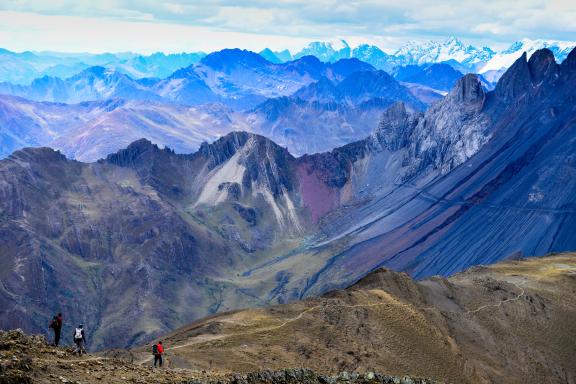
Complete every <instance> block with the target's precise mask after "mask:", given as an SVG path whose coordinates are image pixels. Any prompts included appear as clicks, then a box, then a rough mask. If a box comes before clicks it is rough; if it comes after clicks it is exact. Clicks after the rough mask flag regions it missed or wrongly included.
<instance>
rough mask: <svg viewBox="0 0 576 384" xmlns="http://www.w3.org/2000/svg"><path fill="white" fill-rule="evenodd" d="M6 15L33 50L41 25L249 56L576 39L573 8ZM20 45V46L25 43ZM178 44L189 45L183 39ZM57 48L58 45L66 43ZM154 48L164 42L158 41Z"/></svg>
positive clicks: (296, 0)
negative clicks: (450, 39) (274, 48)
mask: <svg viewBox="0 0 576 384" xmlns="http://www.w3.org/2000/svg"><path fill="white" fill-rule="evenodd" d="M0 10H4V11H5V12H2V13H3V14H4V19H5V18H6V15H11V17H15V16H17V17H18V18H19V20H18V21H19V22H20V24H21V25H22V26H23V27H24V28H22V29H19V33H24V34H25V35H26V36H27V37H28V38H30V39H31V40H28V41H29V42H34V41H35V39H34V36H35V35H33V34H32V33H30V32H26V28H27V27H30V28H32V30H34V27H35V26H37V25H34V24H30V22H31V20H32V19H34V22H37V23H40V24H39V25H40V28H39V29H40V30H42V31H43V32H42V33H52V34H56V33H57V31H59V30H61V28H55V29H56V30H55V31H53V32H51V31H49V30H48V29H47V28H43V27H42V25H50V24H52V25H53V24H54V23H56V21H58V22H64V23H65V24H70V25H73V24H76V27H77V30H76V31H75V33H74V34H75V35H77V36H74V39H78V40H81V39H82V38H84V39H85V41H87V42H90V44H89V46H91V45H97V46H101V45H102V44H100V43H99V42H97V41H94V40H95V39H94V37H93V35H96V36H97V35H98V34H99V33H101V32H102V30H103V29H104V27H106V28H112V29H114V30H118V28H122V29H123V30H126V31H128V34H129V35H130V34H132V33H136V31H141V30H147V31H148V33H149V34H150V35H152V33H154V34H159V36H163V37H166V38H168V35H167V33H169V32H174V31H178V32H179V33H182V34H183V36H187V37H192V40H189V43H187V44H186V43H183V45H182V46H181V47H182V48H181V49H180V50H183V49H190V47H191V46H192V45H193V46H194V47H196V48H197V49H200V47H203V48H202V49H205V48H204V47H205V46H206V45H207V44H206V42H202V41H201V39H198V38H193V37H194V34H196V33H200V34H202V35H204V36H207V37H208V36H214V38H215V40H214V42H215V44H213V46H214V48H216V46H217V45H219V44H220V40H219V39H220V38H222V37H223V36H224V35H222V34H223V33H228V34H229V35H228V36H229V37H230V41H231V42H232V41H237V42H239V43H241V44H243V45H241V47H246V48H249V47H253V46H259V44H260V43H263V44H265V43H266V41H270V42H271V44H272V45H274V44H276V43H280V42H282V43H284V44H287V46H288V47H291V46H296V45H299V44H303V42H304V41H309V40H315V39H331V38H334V37H345V38H351V39H352V40H359V41H360V40H362V41H366V42H378V43H380V44H386V45H384V46H383V48H389V49H392V48H395V46H398V45H400V44H401V43H402V42H405V41H406V40H425V39H437V38H442V37H446V36H449V35H455V36H459V37H461V38H464V39H465V40H468V41H470V42H473V43H475V44H486V45H498V44H507V43H510V42H512V41H514V40H518V39H521V38H524V37H528V38H546V39H558V40H569V39H573V36H574V33H575V32H576V23H574V22H573V20H576V7H575V6H574V5H573V1H567V0H548V1H546V0H523V1H509V0H506V1H500V0H460V1H456V0H444V1H430V0H402V1H397V0H394V1H392V0H348V1H341V0H273V1H272V0H248V1H237V0H236V1H233V0H212V1H210V0H195V1H190V0H167V1H152V0H139V1H134V0H100V1H88V0H74V1H72V0H53V1H50V2H47V1H45V0H20V1H16V2H0ZM0 20H3V18H2V16H0ZM74 20H75V21H74ZM27 23H28V24H27ZM82 24H85V25H82ZM142 25H145V27H143V26H142ZM88 27H90V28H93V29H89V28H88ZM0 28H2V30H3V33H8V34H9V35H10V36H4V37H5V40H11V38H12V37H14V32H13V31H12V32H11V31H10V30H9V29H8V28H6V26H5V25H3V26H2V27H0ZM118 31H119V30H118ZM131 31H133V32H131ZM144 33H145V32H144ZM106 35H107V33H106ZM263 36H264V37H265V38H264V39H263V38H262V37H263ZM0 38H1V37H0ZM40 38H41V39H44V40H50V39H49V38H46V37H43V36H41V37H40ZM124 38H125V36H123V37H122V39H124ZM15 39H16V40H19V39H18V37H17V36H16V37H15ZM122 39H117V40H122ZM174 39H175V40H177V41H180V40H182V39H181V38H180V37H179V36H174ZM210 39H212V37H210ZM53 40H54V41H53V42H52V43H56V41H57V40H58V39H57V38H56V37H55V38H54V39H53ZM112 40H114V39H112ZM149 40H150V39H149V38H148V36H147V37H146V38H145V39H143V40H142V41H141V42H140V43H139V44H138V42H136V41H134V42H133V43H130V44H126V43H123V42H122V41H110V45H109V46H110V48H109V50H118V49H123V48H124V47H125V46H126V45H129V46H131V47H134V49H136V50H142V49H145V50H147V51H149V49H147V48H146V46H145V45H148V46H151V45H153V44H152V42H151V41H149ZM151 40H152V41H156V40H157V39H156V38H155V37H154V36H152V39H151ZM192 42H193V43H194V44H192ZM46 43H48V41H46ZM33 44H34V43H33ZM58 44H59V43H58ZM12 45H13V44H12ZM68 45H69V46H70V47H71V49H72V48H73V46H72V44H68ZM84 45H85V46H86V45H87V44H84ZM169 45H170V44H169ZM173 45H174V44H173ZM208 45H209V44H208ZM228 45H231V44H230V43H229V44H228ZM265 45H266V44H265ZM49 48H50V49H62V48H59V47H58V46H50V47H49Z"/></svg>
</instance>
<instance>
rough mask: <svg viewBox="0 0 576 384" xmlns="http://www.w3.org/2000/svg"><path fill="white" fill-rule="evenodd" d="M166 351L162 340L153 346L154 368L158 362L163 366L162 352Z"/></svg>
mask: <svg viewBox="0 0 576 384" xmlns="http://www.w3.org/2000/svg"><path fill="white" fill-rule="evenodd" d="M163 353H164V347H163V346H162V342H161V341H159V342H158V344H154V345H153V346H152V354H153V355H154V368H156V363H158V365H159V367H162V354H163Z"/></svg>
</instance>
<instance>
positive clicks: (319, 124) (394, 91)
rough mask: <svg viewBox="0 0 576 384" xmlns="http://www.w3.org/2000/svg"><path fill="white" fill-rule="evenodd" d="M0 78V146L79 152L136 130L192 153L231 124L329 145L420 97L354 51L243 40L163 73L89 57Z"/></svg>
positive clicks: (91, 154) (285, 139)
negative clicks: (133, 73)
mask: <svg viewBox="0 0 576 384" xmlns="http://www.w3.org/2000/svg"><path fill="white" fill-rule="evenodd" d="M4 86H5V91H7V92H9V93H12V94H17V95H19V96H18V97H14V96H0V106H2V108H3V109H1V110H0V127H1V129H0V138H2V145H1V146H0V156H7V155H8V154H10V153H11V152H13V151H14V150H16V149H19V148H23V147H26V146H42V145H50V146H52V147H54V148H56V149H60V150H62V151H63V153H65V154H66V155H67V156H70V157H72V158H75V159H77V160H84V161H94V160H97V159H99V158H102V157H105V156H106V155H107V154H109V153H111V152H114V151H117V150H119V149H121V148H124V147H126V146H127V145H128V144H130V143H131V142H132V141H134V140H137V139H139V138H141V137H147V138H149V139H151V140H153V142H154V143H157V144H159V145H162V146H169V147H171V148H173V149H174V150H176V151H177V152H178V153H190V152H191V151H195V150H197V149H198V147H199V145H200V144H201V143H202V142H203V141H210V140H214V139H216V138H217V137H219V136H221V135H224V134H226V133H229V132H231V131H233V130H245V131H251V132H255V133H260V134H264V135H266V136H268V137H270V138H272V139H273V140H275V141H277V142H278V143H280V144H282V145H286V146H288V147H289V149H290V151H291V152H292V153H294V154H304V153H313V152H319V151H326V150H330V149H333V148H335V147H337V146H340V145H344V144H347V143H350V142H352V141H354V140H357V139H359V138H362V137H365V136H366V135H368V134H369V133H370V132H371V131H372V130H373V129H374V127H375V126H376V125H377V121H378V119H379V117H380V115H381V113H382V111H383V110H384V109H386V107H388V106H389V105H390V104H392V103H394V102H396V101H404V102H405V103H406V104H407V105H409V106H410V107H411V108H413V109H417V110H423V109H425V107H426V105H425V103H423V102H422V101H420V100H419V99H417V98H416V97H415V96H414V95H413V93H414V92H413V91H411V90H410V89H408V88H407V87H405V86H403V85H401V84H399V83H398V82H397V81H396V80H395V79H394V78H392V77H391V76H390V75H388V74H387V73H385V72H383V71H378V70H376V69H375V68H373V67H372V66H370V65H368V64H366V63H363V62H361V61H359V60H356V59H343V60H340V61H338V62H336V63H333V64H325V63H322V62H320V61H319V60H318V59H316V58H315V57H312V56H306V57H304V58H302V59H298V60H296V61H293V62H290V63H286V64H281V65H277V64H273V63H270V62H269V61H266V60H265V59H263V58H261V57H260V56H259V55H257V54H254V53H251V52H247V51H241V50H228V51H222V52H218V53H215V54H212V55H209V56H207V57H206V58H205V59H203V61H202V62H201V63H199V64H196V65H194V66H191V67H188V68H184V69H181V70H178V71H176V72H175V73H174V74H172V75H171V76H169V77H168V78H166V79H164V80H160V79H145V80H134V79H132V78H130V77H129V76H127V75H124V74H122V73H120V72H118V71H113V70H108V69H105V68H103V67H91V68H89V69H86V70H84V71H83V72H81V73H80V74H78V75H75V76H73V77H71V78H68V79H66V80H61V79H58V78H47V77H45V78H42V79H38V80H35V81H34V82H33V83H32V84H31V85H30V86H13V85H10V87H6V84H4ZM0 87H1V86H0ZM312 93H316V95H315V96H312ZM435 95H436V96H437V98H435V99H433V100H437V99H438V98H440V97H441V96H439V95H438V94H435ZM20 96H22V97H26V98H27V99H23V98H22V97H20ZM29 99H35V100H36V101H30V100H29ZM46 100H48V101H50V102H46ZM87 100H96V101H87ZM425 101H426V100H425ZM62 102H69V103H70V104H62ZM248 106H253V107H252V108H251V109H249V110H247V111H238V110H237V109H238V108H240V107H248ZM240 109H244V108H240Z"/></svg>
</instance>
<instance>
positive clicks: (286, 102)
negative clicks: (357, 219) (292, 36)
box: [247, 70, 425, 155]
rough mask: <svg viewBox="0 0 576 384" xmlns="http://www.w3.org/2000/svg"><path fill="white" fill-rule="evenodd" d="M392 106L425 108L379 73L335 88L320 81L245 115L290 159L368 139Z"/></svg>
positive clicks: (360, 75)
mask: <svg viewBox="0 0 576 384" xmlns="http://www.w3.org/2000/svg"><path fill="white" fill-rule="evenodd" d="M397 101H403V102H405V103H406V105H408V106H409V107H410V108H412V109H416V110H421V109H424V108H425V106H424V104H423V103H421V102H420V101H419V100H418V99H416V98H415V97H413V96H412V95H411V94H410V92H409V91H408V89H406V88H405V87H403V86H402V85H400V84H399V83H398V82H396V81H395V80H394V79H393V78H392V77H391V76H390V75H388V74H387V73H386V72H384V71H374V70H373V71H358V72H354V73H352V74H350V75H349V76H347V77H346V78H345V79H344V80H342V81H340V82H338V83H334V82H332V81H331V80H329V79H327V78H325V77H323V78H321V79H320V80H319V81H317V82H315V83H312V84H310V85H308V86H305V87H302V88H301V89H299V90H298V91H297V92H295V93H294V94H293V95H292V96H290V97H282V98H275V99H269V100H268V101H266V102H264V103H262V104H260V105H259V106H257V107H256V108H254V109H253V110H252V111H250V112H249V115H248V118H247V120H248V122H249V124H250V125H251V126H252V127H253V129H254V132H257V133H259V134H262V135H264V136H266V137H269V138H271V139H272V140H274V141H275V142H277V143H278V144H280V145H283V146H287V147H288V149H289V150H290V152H291V153H292V154H294V155H303V154H305V153H308V154H310V153H317V152H322V151H327V150H330V149H332V148H336V147H339V146H342V145H345V144H348V143H350V142H353V141H355V140H358V139H360V138H363V137H366V136H367V135H369V134H370V133H371V132H372V131H373V130H374V128H375V122H377V121H378V120H379V118H380V116H381V114H382V112H383V111H384V110H385V109H386V108H388V107H389V106H390V105H392V104H393V103H395V102H397Z"/></svg>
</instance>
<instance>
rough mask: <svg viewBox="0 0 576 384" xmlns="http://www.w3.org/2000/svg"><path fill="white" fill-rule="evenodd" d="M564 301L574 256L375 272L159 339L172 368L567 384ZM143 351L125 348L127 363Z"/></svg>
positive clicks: (575, 328) (571, 368) (574, 310)
mask: <svg viewBox="0 0 576 384" xmlns="http://www.w3.org/2000/svg"><path fill="white" fill-rule="evenodd" d="M575 294H576V254H562V255H553V256H549V257H544V258H532V259H528V260H523V261H511V262H505V263H500V264H496V265H493V266H489V267H475V268H473V269H471V270H469V271H466V272H464V273H461V274H458V275H455V276H453V277H451V278H449V279H443V278H431V279H428V280H424V281H420V282H415V281H413V280H412V279H411V278H410V277H409V276H407V275H405V274H401V273H400V274H399V273H394V272H391V271H387V270H379V271H377V272H374V273H372V274H370V275H368V276H367V277H366V278H364V279H362V280H361V281H359V282H358V283H356V284H355V285H354V286H352V287H350V288H348V289H346V290H340V291H336V292H332V293H330V294H328V295H325V296H324V297H322V298H318V299H311V300H305V301H301V302H296V303H293V304H288V305H279V306H273V307H268V308H263V309H249V310H244V311H238V312H234V313H229V314H222V315H219V316H215V317H212V318H208V319H204V320H201V321H198V322H196V323H193V324H191V325H190V326H187V327H183V328H181V329H179V330H177V331H175V332H173V333H171V334H169V335H167V336H166V337H165V338H163V340H164V344H165V345H166V346H167V359H168V361H169V364H170V365H171V366H173V367H188V368H197V369H210V368H211V369H219V370H224V371H253V370H257V369H281V368H287V367H308V368H311V369H314V370H316V371H319V372H322V373H335V372H339V371H344V370H346V371H358V372H362V371H370V370H375V371H380V372H386V373H389V374H395V375H414V376H421V377H429V378H433V379H438V380H444V381H447V382H454V383H465V382H468V383H492V382H494V383H540V382H546V383H575V382H576V359H575V358H574V356H576V321H574V319H576V295H575ZM149 348H150V346H146V347H142V348H141V349H136V350H135V351H134V353H135V354H136V356H137V360H138V361H140V362H147V361H148V359H149V353H148V350H149Z"/></svg>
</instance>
